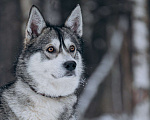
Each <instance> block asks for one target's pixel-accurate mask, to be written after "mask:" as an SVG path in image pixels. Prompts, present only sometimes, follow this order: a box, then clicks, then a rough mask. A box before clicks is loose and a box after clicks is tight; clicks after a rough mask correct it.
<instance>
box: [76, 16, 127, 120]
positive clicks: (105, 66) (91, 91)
mask: <svg viewBox="0 0 150 120" xmlns="http://www.w3.org/2000/svg"><path fill="white" fill-rule="evenodd" d="M126 23H127V22H126V21H125V19H120V21H119V24H118V29H116V30H114V33H113V35H112V38H111V40H110V48H109V50H108V52H107V53H106V55H105V56H104V57H103V59H102V61H101V63H100V64H99V65H98V67H97V69H96V70H95V72H94V73H93V74H92V76H91V77H90V78H89V80H88V84H87V85H86V88H85V90H84V91H83V93H82V95H81V97H80V100H79V105H78V113H79V116H78V117H79V120H84V114H85V112H86V110H87V108H88V106H89V104H90V103H91V101H92V99H93V97H94V96H95V95H96V92H97V90H98V87H99V85H100V84H101V83H102V82H103V80H104V79H105V77H106V76H107V75H108V73H109V71H110V70H111V68H112V66H113V64H114V62H115V60H116V58H117V56H118V54H119V52H120V49H121V46H122V42H123V34H124V32H125V31H126V30H127V24H126Z"/></svg>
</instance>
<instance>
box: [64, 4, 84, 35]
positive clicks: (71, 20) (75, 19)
mask: <svg viewBox="0 0 150 120" xmlns="http://www.w3.org/2000/svg"><path fill="white" fill-rule="evenodd" d="M82 25H83V23H82V14H81V8H80V5H79V4H78V5H77V7H76V8H75V9H74V10H73V11H72V13H71V15H70V16H69V17H68V19H67V20H66V22H65V26H66V27H68V28H70V29H71V30H72V31H73V32H74V33H76V34H77V35H79V37H82V34H83V28H82Z"/></svg>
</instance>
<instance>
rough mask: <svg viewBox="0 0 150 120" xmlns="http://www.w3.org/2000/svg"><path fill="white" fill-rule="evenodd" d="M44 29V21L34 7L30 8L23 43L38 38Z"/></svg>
mask: <svg viewBox="0 0 150 120" xmlns="http://www.w3.org/2000/svg"><path fill="white" fill-rule="evenodd" d="M45 27H46V23H45V20H44V18H43V16H42V15H41V13H40V11H39V10H38V8H37V7H36V6H34V5H33V6H32V8H31V10H30V15H29V20H28V23H27V27H26V36H25V37H26V38H25V40H26V41H25V43H27V42H29V41H30V40H31V39H32V38H35V37H38V36H39V34H40V33H41V32H42V30H43V29H44V28H45Z"/></svg>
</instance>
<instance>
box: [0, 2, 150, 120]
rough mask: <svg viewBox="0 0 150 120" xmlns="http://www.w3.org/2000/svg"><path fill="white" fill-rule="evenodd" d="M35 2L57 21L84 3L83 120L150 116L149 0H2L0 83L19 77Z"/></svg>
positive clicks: (137, 119)
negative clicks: (16, 73) (16, 74)
mask: <svg viewBox="0 0 150 120" xmlns="http://www.w3.org/2000/svg"><path fill="white" fill-rule="evenodd" d="M33 4H34V5H36V6H37V7H38V8H39V9H40V10H41V12H42V13H43V15H44V17H45V19H46V20H47V21H49V22H50V23H51V24H55V25H57V24H58V25H61V24H63V23H64V22H65V20H66V19H67V17H68V16H69V15H70V13H71V11H72V10H73V9H74V8H75V7H76V5H77V4H80V6H81V9H82V14H83V23H84V26H83V28H84V32H83V33H84V35H83V41H84V54H83V58H84V62H85V66H86V67H85V78H86V79H85V81H86V82H87V84H85V85H86V88H85V89H84V90H83V92H82V94H81V99H80V100H79V103H80V105H79V108H78V109H79V117H80V120H84V119H85V120H150V34H149V33H150V1H149V0H72V1H71V0H0V86H3V85H5V84H6V83H8V82H10V81H13V80H14V79H15V77H14V66H15V65H16V63H17V58H18V56H19V54H20V52H21V49H22V46H23V39H24V30H25V25H26V22H27V19H28V15H29V11H30V8H31V6H32V5H33Z"/></svg>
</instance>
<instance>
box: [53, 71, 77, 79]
mask: <svg viewBox="0 0 150 120" xmlns="http://www.w3.org/2000/svg"><path fill="white" fill-rule="evenodd" d="M51 75H52V77H53V78H54V79H60V78H65V77H68V78H73V77H76V74H75V72H66V73H65V74H63V75H60V76H57V75H54V74H51Z"/></svg>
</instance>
